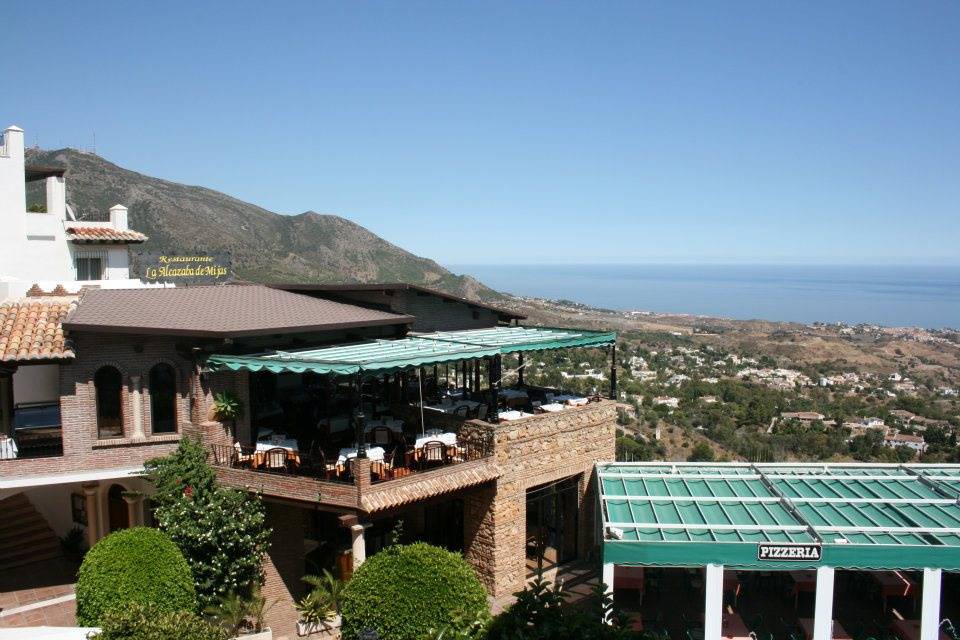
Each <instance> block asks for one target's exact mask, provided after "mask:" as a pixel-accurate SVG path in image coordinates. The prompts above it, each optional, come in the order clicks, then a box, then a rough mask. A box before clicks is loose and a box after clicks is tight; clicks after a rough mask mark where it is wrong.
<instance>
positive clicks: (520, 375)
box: [517, 351, 523, 387]
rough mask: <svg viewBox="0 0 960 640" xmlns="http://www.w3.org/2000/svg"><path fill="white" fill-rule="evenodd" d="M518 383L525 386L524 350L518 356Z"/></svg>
mask: <svg viewBox="0 0 960 640" xmlns="http://www.w3.org/2000/svg"><path fill="white" fill-rule="evenodd" d="M517 384H518V385H520V386H521V387H522V386H523V351H521V352H520V355H519V356H518V357H517Z"/></svg>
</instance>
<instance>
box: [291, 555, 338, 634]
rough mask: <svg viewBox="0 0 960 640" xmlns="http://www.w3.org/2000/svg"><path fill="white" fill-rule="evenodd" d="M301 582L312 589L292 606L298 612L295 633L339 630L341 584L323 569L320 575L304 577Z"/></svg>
mask: <svg viewBox="0 0 960 640" xmlns="http://www.w3.org/2000/svg"><path fill="white" fill-rule="evenodd" d="M303 581H304V582H306V583H307V584H309V585H310V586H312V587H313V589H311V591H310V593H308V594H307V595H305V596H304V597H303V598H301V599H300V600H298V601H297V602H296V603H295V604H294V606H295V607H296V608H297V611H299V612H300V620H299V622H297V633H298V634H299V635H301V636H306V635H310V634H311V633H318V632H324V633H330V632H332V631H334V630H335V629H339V628H340V593H341V591H342V590H343V582H341V581H340V580H339V579H337V578H335V577H334V576H333V574H332V573H330V572H329V571H327V570H326V569H324V571H323V574H322V575H319V576H317V575H306V576H303Z"/></svg>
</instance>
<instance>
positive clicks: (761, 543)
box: [597, 462, 960, 570]
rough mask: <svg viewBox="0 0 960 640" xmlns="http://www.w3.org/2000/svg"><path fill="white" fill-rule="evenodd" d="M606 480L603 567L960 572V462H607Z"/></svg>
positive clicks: (602, 473) (602, 481)
mask: <svg viewBox="0 0 960 640" xmlns="http://www.w3.org/2000/svg"><path fill="white" fill-rule="evenodd" d="M597 477H598V481H599V487H600V496H599V499H600V508H601V513H602V516H603V532H604V542H603V548H604V549H603V554H604V562H614V563H617V564H634V565H649V566H703V565H704V564H708V563H714V564H723V565H726V566H729V567H731V568H765V569H782V570H792V569H801V568H814V567H817V566H834V567H840V568H847V569H890V570H894V569H919V568H924V567H929V568H941V569H949V570H960V502H958V499H960V494H958V492H957V490H956V485H955V483H956V481H957V480H960V465H936V466H928V465H863V464H816V465H797V464H794V465H790V464H742V463H729V464H697V463H662V462H659V463H610V464H601V465H597ZM761 547H766V549H764V551H765V552H768V551H769V550H770V548H771V547H778V549H777V550H776V552H777V553H779V552H780V551H782V550H783V549H787V550H788V552H789V548H797V547H803V548H804V550H808V549H809V548H810V547H814V548H815V550H816V551H815V556H816V557H815V558H799V559H798V558H796V557H792V558H790V559H788V560H787V559H771V558H769V557H765V558H764V559H761V556H762V555H764V554H761V553H760V550H761Z"/></svg>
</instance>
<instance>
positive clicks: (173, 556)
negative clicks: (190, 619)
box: [77, 527, 197, 626]
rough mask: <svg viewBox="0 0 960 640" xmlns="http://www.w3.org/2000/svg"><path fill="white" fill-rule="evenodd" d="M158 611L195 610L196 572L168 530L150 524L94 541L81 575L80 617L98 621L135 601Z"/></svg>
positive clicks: (92, 622)
mask: <svg viewBox="0 0 960 640" xmlns="http://www.w3.org/2000/svg"><path fill="white" fill-rule="evenodd" d="M134 603H137V604H143V605H150V606H152V607H153V608H154V609H155V610H156V611H159V612H169V613H173V612H177V611H196V609H197V598H196V594H195V593H194V587H193V576H192V575H191V574H190V567H189V566H188V565H187V561H186V560H184V558H183V554H182V553H180V550H179V549H177V547H176V545H174V544H173V542H171V541H170V538H169V537H167V535H166V534H164V533H163V532H161V531H159V530H157V529H151V528H148V527H136V528H133V529H123V530H121V531H117V532H115V533H111V534H110V535H108V536H107V537H106V538H103V539H102V540H100V542H98V543H97V544H95V545H94V546H93V548H92V549H90V551H89V552H88V553H87V556H86V557H85V558H84V559H83V564H82V565H80V571H79V572H78V574H77V622H78V624H80V625H81V626H98V625H100V623H101V622H102V621H103V619H104V615H105V614H106V613H107V612H109V611H115V610H120V609H124V608H126V607H128V606H129V605H130V604H134Z"/></svg>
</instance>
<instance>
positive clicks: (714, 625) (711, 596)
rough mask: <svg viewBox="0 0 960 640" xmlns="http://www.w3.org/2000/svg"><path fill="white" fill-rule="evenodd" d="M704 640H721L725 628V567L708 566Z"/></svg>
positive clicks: (705, 591)
mask: <svg viewBox="0 0 960 640" xmlns="http://www.w3.org/2000/svg"><path fill="white" fill-rule="evenodd" d="M704 593H705V596H704V603H703V606H704V609H703V640H720V632H721V631H722V627H723V565H722V564H708V565H707V576H706V580H704Z"/></svg>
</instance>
